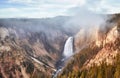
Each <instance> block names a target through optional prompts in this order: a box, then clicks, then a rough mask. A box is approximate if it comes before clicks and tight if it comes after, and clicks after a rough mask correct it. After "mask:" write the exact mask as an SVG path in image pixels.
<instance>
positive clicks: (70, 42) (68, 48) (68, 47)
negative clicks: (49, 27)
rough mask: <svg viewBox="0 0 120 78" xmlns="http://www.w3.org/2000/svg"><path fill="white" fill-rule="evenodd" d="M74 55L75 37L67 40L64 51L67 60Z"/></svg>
mask: <svg viewBox="0 0 120 78" xmlns="http://www.w3.org/2000/svg"><path fill="white" fill-rule="evenodd" d="M72 55H73V37H69V38H68V39H67V40H66V43H65V46H64V51H63V56H64V57H65V58H68V57H70V56H72Z"/></svg>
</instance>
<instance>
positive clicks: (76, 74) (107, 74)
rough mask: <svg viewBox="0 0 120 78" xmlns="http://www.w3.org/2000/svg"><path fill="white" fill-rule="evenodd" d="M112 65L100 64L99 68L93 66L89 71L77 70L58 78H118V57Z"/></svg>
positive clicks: (119, 67) (119, 65)
mask: <svg viewBox="0 0 120 78" xmlns="http://www.w3.org/2000/svg"><path fill="white" fill-rule="evenodd" d="M115 60H116V61H115V63H114V65H107V64H106V63H104V62H103V63H102V64H101V65H100V66H93V67H91V68H89V69H83V70H80V69H77V70H76V71H75V70H73V71H70V72H69V73H64V74H62V75H60V76H59V77H58V78H120V55H119V54H118V56H117V57H116V58H115Z"/></svg>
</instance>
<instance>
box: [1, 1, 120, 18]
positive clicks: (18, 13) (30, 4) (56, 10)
mask: <svg viewBox="0 0 120 78" xmlns="http://www.w3.org/2000/svg"><path fill="white" fill-rule="evenodd" d="M82 9H86V10H89V11H92V12H95V13H100V14H101V13H110V14H111V13H119V12H120V0H0V18H13V17H26V18H45V17H54V16H59V15H73V14H75V13H76V12H78V11H79V12H80V11H82Z"/></svg>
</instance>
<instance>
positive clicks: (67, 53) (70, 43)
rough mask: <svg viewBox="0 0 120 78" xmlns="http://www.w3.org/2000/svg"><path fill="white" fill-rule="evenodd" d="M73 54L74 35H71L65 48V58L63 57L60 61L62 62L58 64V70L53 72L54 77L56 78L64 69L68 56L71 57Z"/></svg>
mask: <svg viewBox="0 0 120 78" xmlns="http://www.w3.org/2000/svg"><path fill="white" fill-rule="evenodd" d="M72 55H73V37H69V38H68V39H67V40H66V42H65V45H64V50H63V56H64V58H62V59H61V60H60V61H59V62H60V63H61V64H60V65H59V66H58V70H57V71H56V72H55V73H54V74H53V77H52V78H56V77H57V75H58V74H59V73H60V72H61V71H62V69H63V66H64V62H65V60H66V59H67V58H69V57H70V56H72Z"/></svg>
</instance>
